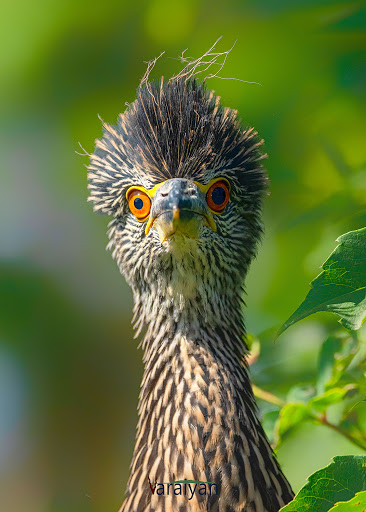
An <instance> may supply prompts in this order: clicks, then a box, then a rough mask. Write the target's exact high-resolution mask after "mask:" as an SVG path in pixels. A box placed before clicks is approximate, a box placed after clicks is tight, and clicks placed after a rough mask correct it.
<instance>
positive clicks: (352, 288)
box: [278, 228, 366, 335]
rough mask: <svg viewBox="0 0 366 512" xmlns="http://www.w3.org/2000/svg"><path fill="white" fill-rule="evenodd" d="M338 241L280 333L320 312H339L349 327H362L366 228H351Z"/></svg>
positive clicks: (365, 298) (365, 293) (365, 301)
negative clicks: (354, 229)
mask: <svg viewBox="0 0 366 512" xmlns="http://www.w3.org/2000/svg"><path fill="white" fill-rule="evenodd" d="M337 242H340V244H339V245H338V246H337V247H336V248H335V250H334V251H333V253H332V254H331V255H330V256H329V258H328V259H327V261H326V262H325V263H324V264H323V266H322V268H323V271H322V272H321V273H320V274H319V275H318V276H317V277H316V278H315V279H314V280H313V281H312V283H311V286H312V288H311V290H310V291H309V293H308V294H307V296H306V298H305V300H304V301H303V303H302V304H301V305H300V306H299V307H298V308H297V310H296V311H295V312H294V313H293V314H292V315H291V316H290V318H289V319H288V320H287V321H286V322H285V323H284V324H283V326H282V327H281V329H280V330H279V333H278V335H280V334H281V333H283V332H284V331H285V330H286V329H287V328H288V327H290V326H291V325H293V324H294V323H296V322H298V321H299V320H302V319H303V318H306V317H307V316H309V315H312V314H313V313H317V312H318V311H331V312H333V313H336V314H337V315H339V316H340V317H341V320H340V322H341V323H342V325H344V326H345V327H347V328H348V329H352V330H357V329H359V328H360V327H361V325H362V322H363V320H364V318H365V316H366V228H362V229H359V230H357V231H350V232H349V233H346V234H344V235H342V236H340V237H339V238H338V239H337Z"/></svg>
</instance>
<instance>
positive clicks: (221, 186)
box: [206, 180, 230, 212]
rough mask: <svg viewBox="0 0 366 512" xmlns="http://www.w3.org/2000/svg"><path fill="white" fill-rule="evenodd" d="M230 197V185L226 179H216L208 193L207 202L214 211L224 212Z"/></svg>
mask: <svg viewBox="0 0 366 512" xmlns="http://www.w3.org/2000/svg"><path fill="white" fill-rule="evenodd" d="M229 198H230V190H229V186H228V184H227V183H226V182H225V181H224V180H222V181H216V182H215V183H214V184H213V185H211V187H210V188H209V189H208V191H207V194H206V201H207V204H208V206H209V207H210V208H211V210H213V211H214V212H222V211H223V210H224V208H225V206H226V205H227V203H228V202H229Z"/></svg>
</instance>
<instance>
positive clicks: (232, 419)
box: [89, 76, 293, 512]
mask: <svg viewBox="0 0 366 512" xmlns="http://www.w3.org/2000/svg"><path fill="white" fill-rule="evenodd" d="M260 147H261V141H260V140H259V139H258V138H257V134H256V132H255V131H254V130H253V129H252V128H250V129H244V128H242V126H241V124H240V122H239V121H238V120H237V116H236V112H235V111H234V110H231V109H229V108H223V107H222V106H221V105H220V102H219V98H218V97H216V96H215V95H214V93H213V92H210V91H208V90H207V89H206V86H205V85H204V82H199V81H197V80H196V78H195V77H191V78H189V79H187V78H186V77H184V76H183V77H182V76H177V77H174V78H173V79H170V80H168V81H164V80H163V79H162V80H161V81H160V83H156V84H154V83H151V82H149V81H145V83H144V84H142V85H140V87H139V89H138V94H137V99H136V100H135V101H134V102H133V103H132V104H130V105H129V106H128V107H127V110H126V111H125V112H124V113H123V114H121V115H120V116H119V118H118V122H117V125H116V126H110V125H108V124H104V135H103V137H102V138H101V139H99V140H97V141H96V149H95V151H94V153H93V154H92V155H91V163H90V167H89V190H90V201H92V202H93V205H94V210H95V211H97V212H102V213H105V214H108V215H110V216H111V217H112V222H111V224H110V229H109V232H108V233H109V238H110V242H109V248H110V249H111V250H112V251H113V257H114V258H115V260H116V261H117V263H118V265H119V268H120V270H121V273H122V274H123V275H124V276H125V278H126V280H127V282H128V283H129V285H130V286H131V287H132V290H133V294H134V301H135V306H134V321H135V326H136V327H137V332H138V333H139V332H140V330H141V329H142V328H143V327H144V326H145V327H146V333H145V336H144V338H143V341H142V347H143V351H144V354H143V361H144V368H145V369H144V375H143V379H142V384H141V393H140V398H139V407H138V412H139V421H138V427H137V435H136V444H135V449H134V454H133V460H132V464H131V474H130V478H129V481H128V485H127V493H126V498H125V501H124V503H123V505H122V508H121V511H123V512H148V511H149V512H150V511H155V512H163V511H166V512H203V511H217V512H234V511H235V512H239V511H240V512H243V511H245V512H275V511H277V510H279V508H280V507H281V506H283V505H284V504H286V503H287V502H288V501H290V500H291V499H292V496H293V494H292V491H291V487H290V485H289V483H288V482H287V480H286V478H285V476H284V475H283V473H282V471H281V469H280V467H279V465H278V463H277V461H276V458H275V456H274V454H273V452H272V449H271V447H270V445H269V442H268V440H267V438H266V435H265V433H264V431H263V428H262V426H261V424H260V422H259V420H258V414H257V407H256V403H255V399H254V396H253V392H252V388H251V383H250V380H249V376H248V371H247V366H246V362H245V355H246V353H247V347H246V344H245V327H244V323H243V318H242V305H243V300H242V295H243V286H244V278H245V276H246V273H247V270H248V267H249V264H250V262H251V260H252V258H253V257H254V255H255V253H256V247H257V242H258V240H259V239H260V236H261V233H262V227H261V221H260V213H261V203H262V196H263V195H264V192H265V189H266V182H267V177H266V173H265V171H264V169H263V168H262V164H261V161H262V159H263V153H262V152H261V151H260ZM182 480H191V481H192V480H194V481H196V483H197V482H211V483H215V484H217V492H203V491H202V485H201V484H197V485H198V487H196V488H195V492H189V493H188V492H186V493H184V492H180V493H179V492H177V489H176V487H177V484H174V485H175V487H174V485H172V486H170V488H169V487H167V486H166V487H165V491H164V493H162V492H160V493H158V492H157V488H158V487H157V486H159V484H161V483H164V484H167V483H172V482H180V481H182ZM150 484H151V485H150ZM191 488H194V483H192V485H191ZM198 489H199V491H198ZM210 489H211V487H210ZM213 489H215V491H216V488H213ZM169 490H170V492H169Z"/></svg>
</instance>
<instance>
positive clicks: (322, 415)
mask: <svg viewBox="0 0 366 512" xmlns="http://www.w3.org/2000/svg"><path fill="white" fill-rule="evenodd" d="M338 241H339V242H340V245H339V246H338V247H337V248H336V249H335V251H334V252H333V253H332V254H331V256H330V257H329V258H328V259H327V261H326V262H325V263H324V265H323V272H322V273H321V274H320V275H319V276H318V277H317V278H316V279H315V280H314V281H313V282H312V285H313V287H312V289H311V290H310V292H309V293H308V295H307V297H306V299H305V300H304V302H303V303H302V304H301V306H300V307H299V308H298V309H297V310H296V311H295V313H294V314H293V315H292V316H291V317H290V318H289V320H288V321H287V322H286V323H285V324H284V325H283V327H282V328H281V330H280V333H281V332H283V331H284V330H285V329H287V328H288V327H289V326H290V325H292V324H294V323H295V322H297V321H298V320H301V319H302V318H305V317H306V316H309V315H311V314H312V313H314V312H316V311H320V310H327V311H332V312H334V313H336V314H338V315H339V316H341V319H342V320H341V323H343V324H344V325H345V326H346V327H348V328H349V329H358V328H359V327H360V326H361V323H362V320H363V318H364V316H365V314H366V299H365V291H366V264H365V263H366V228H364V229H360V230H358V231H353V232H350V233H346V234H345V235H343V236H341V237H339V238H338ZM253 345H254V343H253ZM256 352H257V353H258V346H256ZM365 362H366V351H365V346H364V344H362V343H360V342H359V340H358V337H357V334H356V332H351V333H348V332H347V331H344V330H337V331H334V332H333V333H332V334H331V335H330V336H328V338H327V339H326V340H325V341H324V342H323V344H322V346H321V349H320V355H319V364H318V374H317V379H316V382H313V383H312V384H311V385H309V384H308V385H295V386H293V387H292V388H290V390H289V391H288V393H287V397H286V400H281V399H279V398H278V397H277V396H275V395H273V394H271V393H268V392H266V391H263V390H261V389H260V388H258V387H254V392H255V394H256V395H257V397H258V398H261V399H262V400H267V401H269V402H271V403H272V404H275V405H278V406H279V407H280V408H279V409H278V411H277V412H278V415H277V417H276V416H275V415H274V411H270V412H269V413H267V415H265V417H264V426H265V428H267V430H268V429H271V428H272V429H273V431H272V432H270V433H269V435H270V438H271V439H272V440H273V441H274V446H275V447H278V446H279V444H280V443H281V442H282V441H283V440H284V439H285V438H286V436H287V435H288V434H289V433H290V432H291V431H292V430H293V429H295V428H296V427H297V426H298V425H299V424H300V423H302V422H304V421H310V422H313V423H317V424H321V425H324V426H326V427H328V428H331V429H332V430H334V431H336V432H338V433H339V434H340V435H343V436H344V437H346V438H347V439H348V440H349V441H351V442H352V443H354V444H355V445H357V446H358V447H360V448H362V449H364V450H365V451H366V425H365V422H364V421H363V419H362V415H361V414H359V413H360V411H361V410H362V408H364V407H366V400H365V395H366V384H365ZM266 416H268V417H267V418H266ZM365 490H366V456H346V457H335V458H334V462H332V463H331V464H330V465H329V466H327V467H326V468H323V469H321V470H319V471H317V472H315V473H314V474H313V475H311V476H310V477H309V480H308V483H307V484H306V485H305V486H304V487H303V488H302V489H301V490H300V492H299V493H298V494H297V495H296V497H295V499H294V500H293V501H292V502H291V503H290V504H288V505H287V506H286V507H284V508H283V509H282V510H283V511H286V512H291V511H294V512H305V511H314V512H315V511H316V512H323V511H324V512H325V511H328V510H333V508H331V507H333V505H334V510H335V511H338V510H339V511H340V512H341V511H344V512H347V511H351V510H360V511H365V510H366V508H365V507H364V505H365V506H366V500H365V496H366V493H361V494H359V495H358V496H357V497H355V494H356V493H357V492H359V491H365ZM340 501H342V502H347V503H339V504H338V503H337V502H340Z"/></svg>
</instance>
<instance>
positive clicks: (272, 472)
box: [122, 283, 291, 512]
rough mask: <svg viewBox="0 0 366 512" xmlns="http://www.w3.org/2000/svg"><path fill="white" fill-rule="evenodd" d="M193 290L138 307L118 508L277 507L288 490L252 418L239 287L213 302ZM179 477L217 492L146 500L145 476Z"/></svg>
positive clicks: (154, 496) (163, 479)
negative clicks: (129, 447) (140, 360)
mask: <svg viewBox="0 0 366 512" xmlns="http://www.w3.org/2000/svg"><path fill="white" fill-rule="evenodd" d="M196 284H197V283H196ZM186 285H187V283H186ZM188 288H189V286H188ZM185 290H187V286H186V287H185ZM195 290H196V292H195V293H192V295H189V294H188V296H187V294H185V295H184V296H183V295H182V294H180V293H179V289H178V290H177V288H176V287H172V289H171V292H169V290H166V293H165V295H164V296H161V295H158V294H156V293H153V294H152V295H151V296H153V297H160V298H159V299H155V301H152V300H149V299H148V298H147V297H144V298H143V297H142V298H141V299H140V300H139V301H137V307H136V311H137V312H138V315H139V316H140V317H141V316H144V318H145V321H146V320H148V322H149V323H148V329H147V332H146V335H145V337H144V340H143V343H142V345H143V348H144V364H145V371H144V376H143V380H142V385H141V393H140V400H139V409H138V410H139V423H138V428H137V439H136V445H135V451H134V458H133V463H132V470H131V477H130V480H129V484H128V490H127V492H128V497H127V498H126V501H125V503H124V505H123V508H122V510H123V511H126V512H127V510H128V511H132V510H136V511H145V510H146V511H148V510H154V511H160V510H161V511H163V510H168V511H170V510H172V511H173V510H180V509H179V506H181V507H183V508H182V510H188V511H189V510H192V512H193V511H196V510H197V511H200V510H202V511H203V510H211V508H210V507H213V506H214V504H215V503H216V507H219V508H214V509H213V508H212V510H218V511H224V510H238V511H242V510H248V511H254V512H267V511H268V512H272V511H276V510H278V509H279V508H280V506H282V505H283V504H285V502H286V501H288V499H289V497H290V496H291V494H290V490H289V486H288V484H287V481H286V480H285V478H284V477H283V475H282V473H281V472H280V469H279V467H278V465H277V462H276V460H275V459H274V457H273V454H272V450H271V448H270V446H269V444H268V441H267V439H266V436H265V434H264V432H263V429H262V427H261V425H260V423H259V421H258V419H257V409H256V405H255V401H254V397H253V393H252V389H251V385H250V381H249V377H248V373H247V369H246V366H245V362H244V360H243V356H245V352H246V347H245V343H244V335H245V331H244V325H243V322H242V314H241V304H242V301H241V299H240V293H239V290H238V291H237V292H235V291H234V292H229V293H226V294H220V296H219V297H216V298H215V297H214V295H212V296H211V301H207V299H206V298H205V297H202V295H200V294H199V293H197V287H195ZM206 302H208V303H206ZM142 308H144V311H142ZM184 479H188V480H196V481H197V480H198V481H201V482H214V483H215V484H217V486H218V493H217V494H216V493H213V494H212V495H210V496H207V495H199V494H198V492H197V493H193V494H194V495H192V497H191V499H189V500H188V502H187V499H188V498H187V496H181V495H174V494H173V495H169V496H166V495H165V496H161V495H160V496H159V495H157V494H155V493H154V494H152V492H151V487H150V486H149V480H150V482H152V483H153V484H155V482H158V484H159V483H169V482H173V481H177V480H184ZM215 489H216V488H215ZM188 497H189V496H188ZM162 500H164V501H162ZM227 506H232V507H233V508H230V509H229V508H225V507H227ZM149 507H151V508H149ZM164 507H165V508H164ZM169 507H170V508H169ZM184 507H185V508H184ZM189 507H190V508H189ZM194 507H196V508H194ZM205 507H206V508H205ZM245 507H248V508H245ZM250 507H252V508H250Z"/></svg>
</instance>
